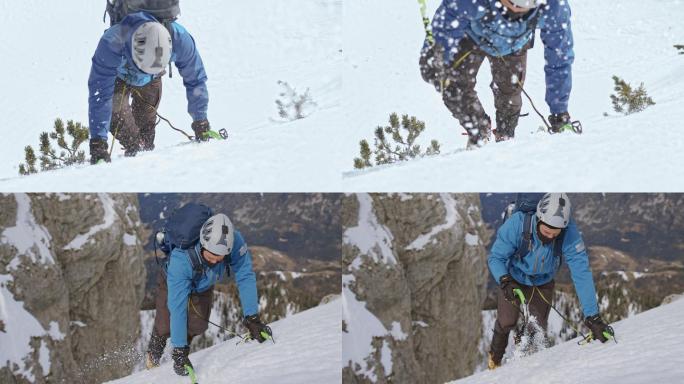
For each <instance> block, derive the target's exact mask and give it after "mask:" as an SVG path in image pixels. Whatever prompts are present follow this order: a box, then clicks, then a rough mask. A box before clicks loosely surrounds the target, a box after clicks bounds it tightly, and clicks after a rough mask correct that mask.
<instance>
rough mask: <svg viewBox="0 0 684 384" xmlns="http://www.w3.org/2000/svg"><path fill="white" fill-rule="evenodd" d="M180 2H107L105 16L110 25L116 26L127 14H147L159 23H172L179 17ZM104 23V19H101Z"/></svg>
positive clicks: (155, 0) (112, 0)
mask: <svg viewBox="0 0 684 384" xmlns="http://www.w3.org/2000/svg"><path fill="white" fill-rule="evenodd" d="M179 2H180V0H107V8H106V12H105V15H109V20H110V25H114V24H118V23H120V22H121V20H123V18H124V17H126V15H128V14H129V13H135V12H147V13H149V14H152V15H153V16H154V17H156V18H157V19H158V20H159V21H161V22H164V21H173V20H176V19H177V18H178V16H180V4H179ZM103 21H104V19H103Z"/></svg>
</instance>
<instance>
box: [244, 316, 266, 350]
mask: <svg viewBox="0 0 684 384" xmlns="http://www.w3.org/2000/svg"><path fill="white" fill-rule="evenodd" d="M242 324H244V326H245V327H247V329H249V334H250V336H252V339H254V340H256V341H258V342H260V343H263V342H264V341H266V340H267V339H270V338H271V336H273V332H271V328H270V327H269V326H267V325H266V324H264V323H262V322H261V320H259V315H252V316H247V317H245V319H244V320H243V321H242Z"/></svg>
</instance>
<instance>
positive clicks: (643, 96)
mask: <svg viewBox="0 0 684 384" xmlns="http://www.w3.org/2000/svg"><path fill="white" fill-rule="evenodd" d="M613 81H614V82H615V88H614V89H615V92H616V94H613V95H610V100H611V101H612V102H613V109H614V110H615V112H618V113H624V114H625V115H629V114H632V113H636V112H641V111H643V110H644V109H646V108H648V107H649V106H651V105H655V102H654V101H653V99H651V98H650V97H649V96H648V94H647V93H646V89H645V88H644V83H641V84H639V88H637V89H636V90H634V89H632V86H631V85H629V84H628V83H627V82H626V81H624V80H622V79H621V78H619V77H617V76H613Z"/></svg>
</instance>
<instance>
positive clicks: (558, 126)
mask: <svg viewBox="0 0 684 384" xmlns="http://www.w3.org/2000/svg"><path fill="white" fill-rule="evenodd" d="M549 124H551V132H549V133H560V132H565V131H566V130H570V131H572V130H573V129H572V121H570V114H569V113H567V112H563V113H554V114H552V115H549Z"/></svg>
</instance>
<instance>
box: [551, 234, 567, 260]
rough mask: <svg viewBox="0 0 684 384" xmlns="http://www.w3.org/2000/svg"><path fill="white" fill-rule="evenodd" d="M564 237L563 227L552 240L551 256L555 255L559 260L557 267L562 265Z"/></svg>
mask: <svg viewBox="0 0 684 384" xmlns="http://www.w3.org/2000/svg"><path fill="white" fill-rule="evenodd" d="M564 238H565V229H563V230H562V231H561V233H560V234H558V236H556V239H554V240H553V256H554V257H557V258H558V259H559V260H560V262H559V263H558V269H560V267H561V265H563V239H564Z"/></svg>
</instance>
